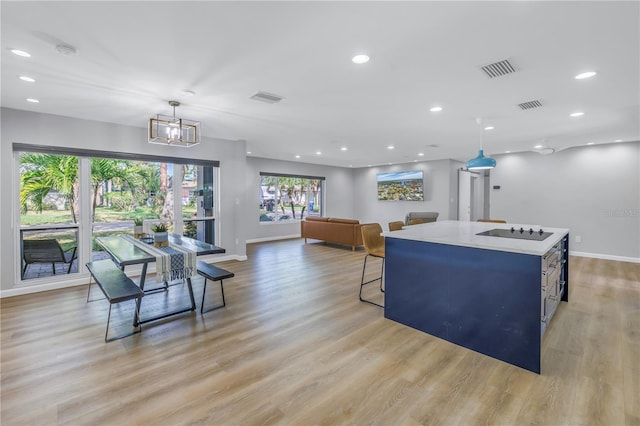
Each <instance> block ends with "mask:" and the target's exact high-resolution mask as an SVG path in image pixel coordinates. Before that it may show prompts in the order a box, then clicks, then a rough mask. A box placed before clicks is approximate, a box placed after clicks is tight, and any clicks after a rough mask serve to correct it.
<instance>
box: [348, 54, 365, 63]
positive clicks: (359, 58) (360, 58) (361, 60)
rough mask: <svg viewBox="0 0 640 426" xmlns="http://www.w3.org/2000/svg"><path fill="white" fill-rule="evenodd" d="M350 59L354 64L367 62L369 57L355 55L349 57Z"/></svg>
mask: <svg viewBox="0 0 640 426" xmlns="http://www.w3.org/2000/svg"><path fill="white" fill-rule="evenodd" d="M351 61H352V62H353V63H354V64H358V65H359V64H366V63H367V62H369V57H368V56H367V55H356V56H354V57H353V58H351Z"/></svg>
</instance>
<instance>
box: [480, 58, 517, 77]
mask: <svg viewBox="0 0 640 426" xmlns="http://www.w3.org/2000/svg"><path fill="white" fill-rule="evenodd" d="M482 71H484V72H485V74H487V75H488V76H489V78H495V77H502V76H503V75H507V74H511V73H514V72H516V69H515V68H514V67H513V65H511V63H510V62H509V61H508V60H507V59H505V60H504V61H500V62H494V63H493V64H489V65H485V66H483V67H482Z"/></svg>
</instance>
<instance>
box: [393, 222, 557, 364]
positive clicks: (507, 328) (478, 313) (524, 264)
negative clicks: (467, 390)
mask: <svg viewBox="0 0 640 426" xmlns="http://www.w3.org/2000/svg"><path fill="white" fill-rule="evenodd" d="M497 227H499V226H498V225H497V224H495V223H476V222H457V221H442V222H434V223H429V224H422V225H415V226H409V227H405V229H403V230H401V231H395V232H393V233H390V232H389V233H384V234H383V235H384V236H385V237H386V238H385V245H386V254H385V317H386V318H388V319H391V320H394V321H397V322H399V323H401V324H404V325H407V326H409V327H413V328H415V329H417V330H420V331H423V332H425V333H429V334H431V335H434V336H436V337H439V338H442V339H445V340H448V341H450V342H452V343H455V344H458V345H460V346H464V347H466V348H469V349H472V350H475V351H477V352H480V353H483V354H485V355H488V356H491V357H494V358H497V359H500V360H502V361H505V362H508V363H511V364H514V365H517V366H519V367H522V368H525V369H527V370H530V371H534V372H536V373H540V371H541V343H542V338H543V334H544V331H545V330H546V328H547V327H548V325H549V322H550V321H551V319H552V317H553V316H554V313H556V310H557V307H558V304H559V303H560V302H561V301H565V302H568V300H569V273H568V267H569V264H568V255H569V247H568V242H569V238H568V236H569V230H568V229H560V228H545V230H544V231H545V233H548V234H550V235H549V236H548V237H547V238H545V239H544V240H542V241H529V240H524V239H518V238H499V237H493V236H486V235H478V234H479V233H482V232H484V231H488V230H490V229H492V228H497ZM500 227H502V228H504V229H509V228H510V227H514V225H513V224H506V225H502V226H500ZM515 227H516V228H523V229H531V230H532V229H534V228H535V229H536V230H539V229H540V227H539V226H537V225H515ZM525 232H526V231H525ZM540 234H542V233H540Z"/></svg>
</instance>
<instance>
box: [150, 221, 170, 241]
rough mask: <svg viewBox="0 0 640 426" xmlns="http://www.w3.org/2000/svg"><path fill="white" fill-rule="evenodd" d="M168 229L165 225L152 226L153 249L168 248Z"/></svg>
mask: <svg viewBox="0 0 640 426" xmlns="http://www.w3.org/2000/svg"><path fill="white" fill-rule="evenodd" d="M168 231H169V227H168V226H167V224H166V223H157V224H155V225H153V245H154V246H155V247H169V232H168Z"/></svg>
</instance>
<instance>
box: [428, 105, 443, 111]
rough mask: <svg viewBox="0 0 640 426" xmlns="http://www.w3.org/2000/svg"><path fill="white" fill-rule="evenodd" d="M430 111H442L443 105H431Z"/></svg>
mask: <svg viewBox="0 0 640 426" xmlns="http://www.w3.org/2000/svg"><path fill="white" fill-rule="evenodd" d="M429 111H431V112H440V111H442V107H441V106H434V107H431V108H430V109H429Z"/></svg>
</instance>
